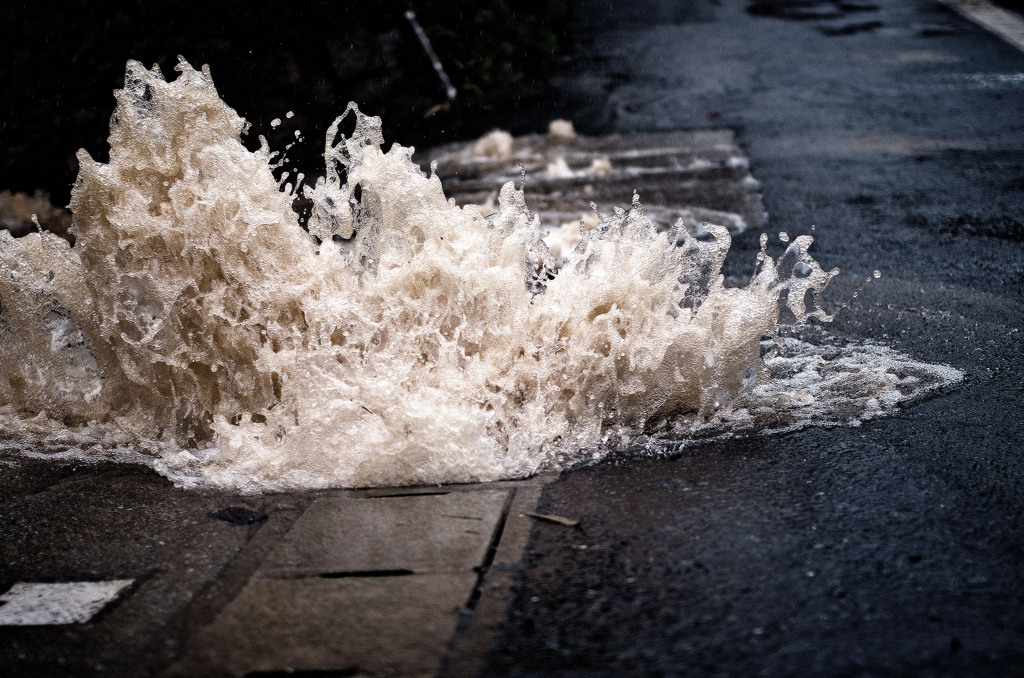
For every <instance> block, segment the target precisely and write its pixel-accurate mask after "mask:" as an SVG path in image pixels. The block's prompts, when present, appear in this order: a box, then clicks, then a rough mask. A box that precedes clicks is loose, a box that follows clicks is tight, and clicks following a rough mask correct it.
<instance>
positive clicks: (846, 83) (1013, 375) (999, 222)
mask: <svg viewBox="0 0 1024 678" xmlns="http://www.w3.org/2000/svg"><path fill="white" fill-rule="evenodd" d="M578 8H579V9H580V10H582V11H581V12H580V14H579V17H578V26H577V35H576V37H577V44H578V45H579V47H578V52H577V60H576V61H575V62H574V63H573V64H570V65H568V66H567V67H566V69H565V71H564V72H563V73H562V74H560V75H559V76H558V77H557V78H556V82H557V83H558V84H559V87H560V89H561V90H562V91H563V92H564V96H565V97H566V103H565V107H566V109H567V110H570V111H572V112H573V117H574V120H575V121H576V123H577V126H578V128H580V129H582V130H584V131H586V132H590V133H609V132H626V131H656V130H669V129H694V128H707V127H729V128H733V129H735V130H736V131H737V142H738V143H739V144H740V146H741V147H742V148H743V149H744V150H745V152H746V153H747V155H748V157H749V158H750V162H751V172H752V174H753V176H754V177H755V178H756V179H758V180H759V181H760V182H761V187H762V192H763V197H764V204H765V208H766V209H767V211H768V213H769V223H768V224H767V226H766V228H765V229H764V230H767V231H769V232H772V233H775V232H777V231H778V230H785V231H787V232H788V233H789V234H790V235H791V236H792V235H795V234H804V233H812V231H811V228H812V225H814V226H816V228H815V229H814V231H813V234H814V235H815V237H816V242H815V245H814V247H813V250H812V251H814V252H815V253H816V255H815V256H816V257H817V258H818V259H819V261H821V262H823V264H824V265H825V266H826V267H829V266H839V267H840V268H841V269H842V270H843V274H842V276H841V277H840V278H839V279H837V280H836V281H835V282H834V284H833V286H832V287H831V288H830V291H831V295H830V299H831V303H832V304H833V308H836V307H841V308H840V310H839V312H838V313H837V318H836V321H835V322H834V323H833V324H832V326H831V327H830V328H829V329H830V331H832V332H833V333H835V334H836V335H837V336H842V337H848V338H850V339H853V340H857V339H873V340H879V341H882V342H884V343H886V344H888V345H890V346H893V347H895V348H897V349H899V350H901V351H905V352H907V353H909V354H911V355H913V356H915V357H917V358H919V359H921V360H926V361H932V362H941V363H946V364H949V365H953V366H954V367H956V368H958V369H960V370H963V371H964V372H965V373H966V374H967V378H966V382H965V383H964V384H963V385H962V386H961V387H960V388H958V389H956V390H955V391H953V392H950V393H946V394H943V395H940V396H938V397H935V398H933V399H931V400H929V401H927V402H924V403H919V404H916V405H913V406H911V407H907V408H906V409H905V410H904V411H902V412H901V413H899V414H898V415H896V416H893V417H890V418H887V419H882V420H876V421H873V422H869V423H866V424H864V425H862V426H860V427H858V428H836V429H830V430H823V429H808V430H805V431H802V432H797V433H792V434H788V435H782V436H771V437H755V438H749V439H745V440H733V441H727V442H720V443H713V444H707V445H702V446H699V447H695V448H689V449H686V450H684V451H682V452H681V453H679V454H678V455H677V456H675V457H672V458H666V459H659V460H650V459H635V460H631V461H622V462H620V463H617V464H604V465H601V466H595V467H591V468H586V469H581V470H577V471H573V472H568V473H565V474H563V475H562V476H561V478H560V479H559V480H558V481H557V482H555V483H553V484H551V485H549V486H548V487H547V488H546V490H545V492H544V495H543V498H542V500H541V504H540V509H539V510H543V511H546V512H550V513H554V514H559V515H564V516H570V517H573V518H579V519H580V520H581V521H582V522H581V526H580V528H578V529H566V528H564V527H560V526H558V525H548V524H538V525H537V526H536V527H535V530H534V533H533V539H532V541H531V543H530V545H529V547H528V550H527V555H526V562H527V564H528V566H527V569H526V570H525V571H524V572H523V573H522V574H521V576H520V578H519V580H518V582H517V587H516V595H515V597H514V600H513V601H512V603H511V604H510V607H509V610H508V613H507V617H506V619H505V624H504V627H503V631H502V634H501V635H500V638H499V642H498V643H497V644H496V645H495V646H494V647H493V649H492V653H491V656H490V664H489V666H488V667H487V670H486V671H485V672H484V675H509V676H534V675H536V676H622V675H629V676H683V675H686V676H705V675H706V676H712V675H731V676H739V675H742V676H750V675H767V676H791V675H801V676H803V675H857V676H878V675H917V676H941V675H979V676H980V675H1024V519H1022V515H1021V513H1022V507H1024V463H1022V460H1021V454H1022V450H1021V442H1022V440H1024V435H1022V432H1024V427H1022V424H1021V420H1022V418H1024V417H1022V414H1024V408H1022V407H1021V401H1022V397H1024V380H1022V371H1021V368H1022V367H1024V355H1022V341H1021V332H1020V326H1021V322H1022V317H1024V313H1022V311H1024V305H1022V283H1024V277H1022V271H1024V115H1022V111H1024V75H1021V73H1022V71H1024V54H1022V53H1020V52H1018V51H1017V50H1015V49H1014V48H1012V47H1010V46H1009V45H1007V44H1005V43H1004V42H1003V41H1001V40H1000V39H999V38H996V37H994V36H992V35H990V34H987V33H985V32H984V31H983V30H981V29H979V28H977V27H975V26H974V25H972V24H971V23H969V22H968V21H966V20H964V19H963V18H961V17H960V16H959V15H957V14H954V13H953V12H951V11H949V10H947V9H946V8H944V7H943V6H942V5H940V4H939V3H937V2H923V1H919V2H907V3H899V2H878V3H874V2H872V3H870V4H869V3H830V2H828V3H826V2H756V3H746V2H735V1H725V2H721V3H716V2H697V3H688V4H686V5H685V6H677V5H676V4H675V3H669V2H662V3H659V2H642V1H635V2H630V3H619V2H613V3H611V4H610V5H609V3H607V2H596V1H595V2H580V3H578ZM637 188H639V189H640V193H641V198H642V197H643V187H642V186H638V187H637ZM758 235H759V232H758V230H752V231H748V232H746V233H744V234H742V235H740V236H738V237H737V238H735V239H734V247H733V251H732V252H731V254H730V259H729V263H728V264H727V266H728V267H730V268H729V272H730V273H732V274H733V275H735V276H743V275H745V274H749V271H750V268H751V267H752V264H753V259H754V253H755V252H756V249H757V240H758ZM874 269H879V270H881V271H882V273H883V276H882V278H881V279H880V280H878V281H874V282H872V283H870V284H869V285H866V286H864V288H863V289H862V290H861V291H860V293H859V294H858V295H857V296H856V297H854V296H853V294H854V292H856V291H857V289H858V287H859V285H860V284H861V282H862V281H863V280H864V279H865V278H867V277H870V274H871V271H872V270H874Z"/></svg>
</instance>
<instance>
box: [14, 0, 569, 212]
mask: <svg viewBox="0 0 1024 678" xmlns="http://www.w3.org/2000/svg"><path fill="white" fill-rule="evenodd" d="M408 10H414V11H415V13H416V17H417V19H418V21H419V23H420V24H421V25H422V27H423V30H424V32H425V33H426V35H427V36H428V38H429V40H430V42H431V43H432V45H433V48H434V50H435V51H436V53H437V55H438V57H439V59H440V62H441V64H442V66H443V68H444V70H445V72H446V73H447V75H448V76H449V78H450V79H451V81H452V84H453V85H454V86H455V88H456V90H457V96H456V98H455V100H454V101H449V100H448V97H447V96H446V93H445V88H444V86H443V85H442V83H441V80H440V78H439V76H438V74H437V73H436V72H435V70H434V68H433V67H432V65H431V61H430V59H429V57H428V56H427V54H426V52H425V51H424V49H423V46H422V45H421V43H420V41H419V40H418V39H417V37H416V34H415V32H414V30H413V28H412V26H411V24H410V22H409V20H408V19H407V18H406V16H405V12H406V11H408ZM568 21H569V8H568V3H567V2H564V1H555V2H537V1H534V0H526V1H522V2H509V1H506V0H487V1H486V2H470V1H469V0H455V1H454V2H446V3H443V4H441V3H417V2H407V1H402V0H383V1H382V2H378V3H366V4H355V3H340V4H339V3H331V2H326V1H324V0H314V1H312V2H305V3H301V4H297V5H280V4H271V3H252V2H241V1H240V0H228V1H226V2H219V3H207V2H197V1H196V0H183V1H182V2H177V3H173V4H172V3H160V2H155V3H128V4H125V5H123V6H121V7H118V8H116V9H114V8H111V9H102V10H101V9H97V7H96V6H95V5H94V4H92V3H87V2H82V1H80V0H76V1H73V2H68V3H58V2H55V1H54V0H44V1H43V2H37V3H26V2H20V1H18V2H14V3H5V7H4V8H3V9H2V10H0V22H2V24H3V25H4V26H6V27H8V30H7V31H6V33H7V36H6V38H7V40H6V42H7V45H6V49H5V57H6V62H5V64H4V67H3V69H0V91H2V92H3V93H4V96H3V99H2V102H0V148H2V149H3V153H2V154H0V189H9V190H13V191H24V192H27V193H29V194H31V193H32V192H33V191H34V190H36V189H43V190H45V191H49V192H50V194H51V195H52V198H53V202H54V203H55V204H56V205H64V204H66V202H67V200H68V196H69V193H70V186H71V183H72V182H73V181H74V177H75V175H76V173H77V161H76V160H75V157H74V154H75V152H76V151H77V149H78V148H82V147H84V148H85V149H86V150H88V151H89V153H90V154H92V155H93V157H95V158H97V159H98V160H102V159H104V157H105V154H106V152H107V147H106V141H105V140H106V137H107V133H108V129H107V126H108V120H109V117H110V114H111V112H112V111H113V108H114V100H113V97H112V96H111V91H112V90H114V89H118V88H120V87H121V86H122V84H123V81H124V69H125V62H126V61H127V60H128V59H136V60H138V61H141V62H142V63H143V64H145V65H146V66H147V67H149V66H151V65H152V64H154V63H155V64H159V65H160V68H161V69H162V71H163V73H164V74H165V76H166V77H168V78H169V79H171V78H173V77H174V76H175V75H176V74H175V73H174V70H173V69H174V66H175V64H176V63H177V56H178V55H179V54H180V55H183V56H184V57H185V58H186V59H188V60H189V62H190V63H192V64H193V65H194V66H195V67H197V68H198V67H199V66H200V65H202V64H209V65H210V67H211V71H212V74H213V78H214V82H215V83H216V85H217V88H218V91H219V92H220V94H221V97H222V98H223V99H224V100H225V101H227V102H228V104H229V105H231V106H232V107H234V108H235V109H236V110H237V111H238V112H239V113H240V114H241V115H243V116H244V117H245V118H246V119H247V120H249V121H250V122H251V123H252V129H251V130H250V132H249V134H248V136H247V138H246V143H247V144H249V145H250V146H251V147H256V146H257V145H258V143H259V142H258V137H259V135H261V134H262V135H266V136H267V138H268V139H269V141H270V145H271V147H272V148H274V149H283V148H284V146H285V145H286V144H288V143H290V142H292V141H294V140H295V132H296V131H300V132H301V135H302V138H303V142H301V143H299V144H297V145H296V146H295V148H293V149H292V150H291V151H290V152H289V157H290V159H291V162H292V163H294V164H296V165H298V166H299V169H300V171H305V172H307V173H310V174H312V173H317V172H318V171H322V167H321V166H320V165H321V163H320V161H319V157H320V155H321V154H322V152H323V142H322V139H323V136H324V132H325V131H326V129H327V127H328V125H330V123H331V122H332V121H333V119H334V118H335V117H336V116H337V115H339V114H340V113H341V112H342V111H343V110H344V108H345V105H346V104H347V103H348V102H349V101H350V100H353V101H356V102H357V103H358V104H359V106H360V107H361V108H362V109H363V110H364V111H366V112H367V113H370V114H373V115H380V116H381V117H383V118H384V121H385V135H386V138H387V140H388V141H392V140H397V141H400V142H401V143H402V144H403V145H423V144H432V143H437V142H440V141H447V140H451V139H454V138H460V137H466V136H475V135H478V134H480V133H481V132H483V131H486V130H487V129H488V128H489V126H493V125H494V124H495V123H496V121H499V120H500V121H503V124H504V121H507V120H511V119H518V120H521V121H522V124H524V125H529V124H530V121H529V113H528V111H529V110H534V109H537V108H543V107H545V106H548V105H550V101H551V92H550V90H549V89H548V86H547V84H546V81H545V75H546V73H547V72H548V71H549V69H550V67H551V65H552V63H553V62H554V61H555V60H556V59H557V58H558V57H559V56H560V55H561V54H563V53H564V52H565V51H566V50H567V47H568V43H569V37H568V35H567V29H566V26H567V25H568ZM288 111H294V117H292V118H286V116H285V114H286V112H288ZM521 113H522V115H521ZM542 117H544V120H545V121H546V117H545V116H542ZM276 118H280V119H281V120H282V121H283V124H281V125H280V126H278V127H276V128H272V127H271V125H270V123H271V121H272V120H274V119H276ZM534 126H536V125H534Z"/></svg>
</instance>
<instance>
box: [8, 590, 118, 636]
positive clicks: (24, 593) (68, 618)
mask: <svg viewBox="0 0 1024 678" xmlns="http://www.w3.org/2000/svg"><path fill="white" fill-rule="evenodd" d="M133 581H135V580H134V579H113V580H111V581H76V582H60V583H56V584H40V583H25V582H18V583H17V584H15V585H14V586H12V587H11V590H10V591H8V592H7V593H5V594H3V595H2V596H0V603H2V604H0V626H52V625H56V624H81V623H83V622H87V621H89V620H90V619H91V618H92V616H93V615H94V614H96V613H97V612H99V611H100V610H101V609H103V606H104V605H106V604H107V603H109V602H110V601H112V600H114V598H117V595H118V594H119V593H120V592H121V591H123V590H124V589H125V588H127V587H128V586H130V585H131V583H132V582H133Z"/></svg>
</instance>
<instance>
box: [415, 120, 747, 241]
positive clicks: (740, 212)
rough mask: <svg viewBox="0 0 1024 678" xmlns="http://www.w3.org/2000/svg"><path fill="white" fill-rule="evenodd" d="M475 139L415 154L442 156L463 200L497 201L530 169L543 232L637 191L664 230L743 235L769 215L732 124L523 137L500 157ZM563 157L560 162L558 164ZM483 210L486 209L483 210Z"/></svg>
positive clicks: (624, 201) (447, 179)
mask: <svg viewBox="0 0 1024 678" xmlns="http://www.w3.org/2000/svg"><path fill="white" fill-rule="evenodd" d="M474 143H475V142H462V143H453V144H446V145H444V146H438V147H436V148H434V149H431V150H429V151H426V152H425V153H424V154H423V156H422V157H421V156H420V155H417V156H416V160H417V161H418V162H421V163H422V164H423V165H428V164H430V162H437V166H436V172H437V175H438V176H439V177H441V181H442V182H443V184H444V187H445V193H446V194H447V195H448V196H449V197H451V198H454V199H455V201H456V202H457V203H459V204H460V205H465V204H470V203H472V204H477V205H485V204H487V203H488V200H490V201H491V202H492V203H496V202H497V191H498V189H500V188H501V186H502V185H503V184H505V183H506V182H508V181H516V182H517V184H518V183H519V181H520V178H521V176H522V172H523V171H525V172H526V202H527V205H529V207H530V209H531V210H533V211H534V212H535V213H536V214H537V215H538V216H539V217H540V220H541V224H542V225H543V226H545V227H546V228H553V227H557V226H559V225H560V224H562V223H566V222H574V221H579V219H580V217H581V215H582V214H584V213H587V214H589V213H590V212H591V207H590V203H591V202H593V203H595V204H596V205H597V208H598V210H599V211H600V212H601V213H603V214H611V213H612V211H613V209H614V208H615V207H623V208H625V207H628V206H629V204H630V202H631V201H632V199H633V191H634V189H638V188H639V189H641V194H640V199H641V201H642V202H643V204H644V213H645V214H646V215H647V216H648V217H650V218H651V219H652V220H653V221H654V222H655V223H657V224H658V225H659V226H662V227H665V228H667V227H669V226H671V225H672V224H674V223H675V221H676V220H677V219H680V218H681V219H683V222H684V223H685V224H686V226H687V227H688V228H689V229H690V230H691V231H695V232H696V231H699V224H700V222H702V221H710V222H713V223H716V224H720V225H722V226H725V227H727V228H729V229H730V230H731V231H733V232H740V231H742V230H744V229H745V228H747V227H753V226H760V225H762V224H764V223H765V220H766V218H767V215H766V214H765V211H764V206H763V205H762V203H761V196H760V195H759V193H758V184H757V182H756V181H755V180H754V179H753V178H752V177H751V175H750V171H749V169H748V163H747V159H746V158H745V157H744V155H743V152H742V151H741V150H740V147H739V146H738V145H737V144H736V141H735V138H734V133H733V131H732V130H729V129H710V130H696V131H682V132H655V133H644V134H610V135H605V136H576V137H573V138H570V139H565V138H553V137H550V136H545V135H538V134H533V135H526V136H520V137H515V138H514V139H513V140H512V147H511V151H510V152H509V153H508V154H506V155H502V156H501V157H488V156H485V155H480V154H477V153H474ZM560 162H564V165H561V166H560V168H559V163H560ZM485 216H486V215H485Z"/></svg>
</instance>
